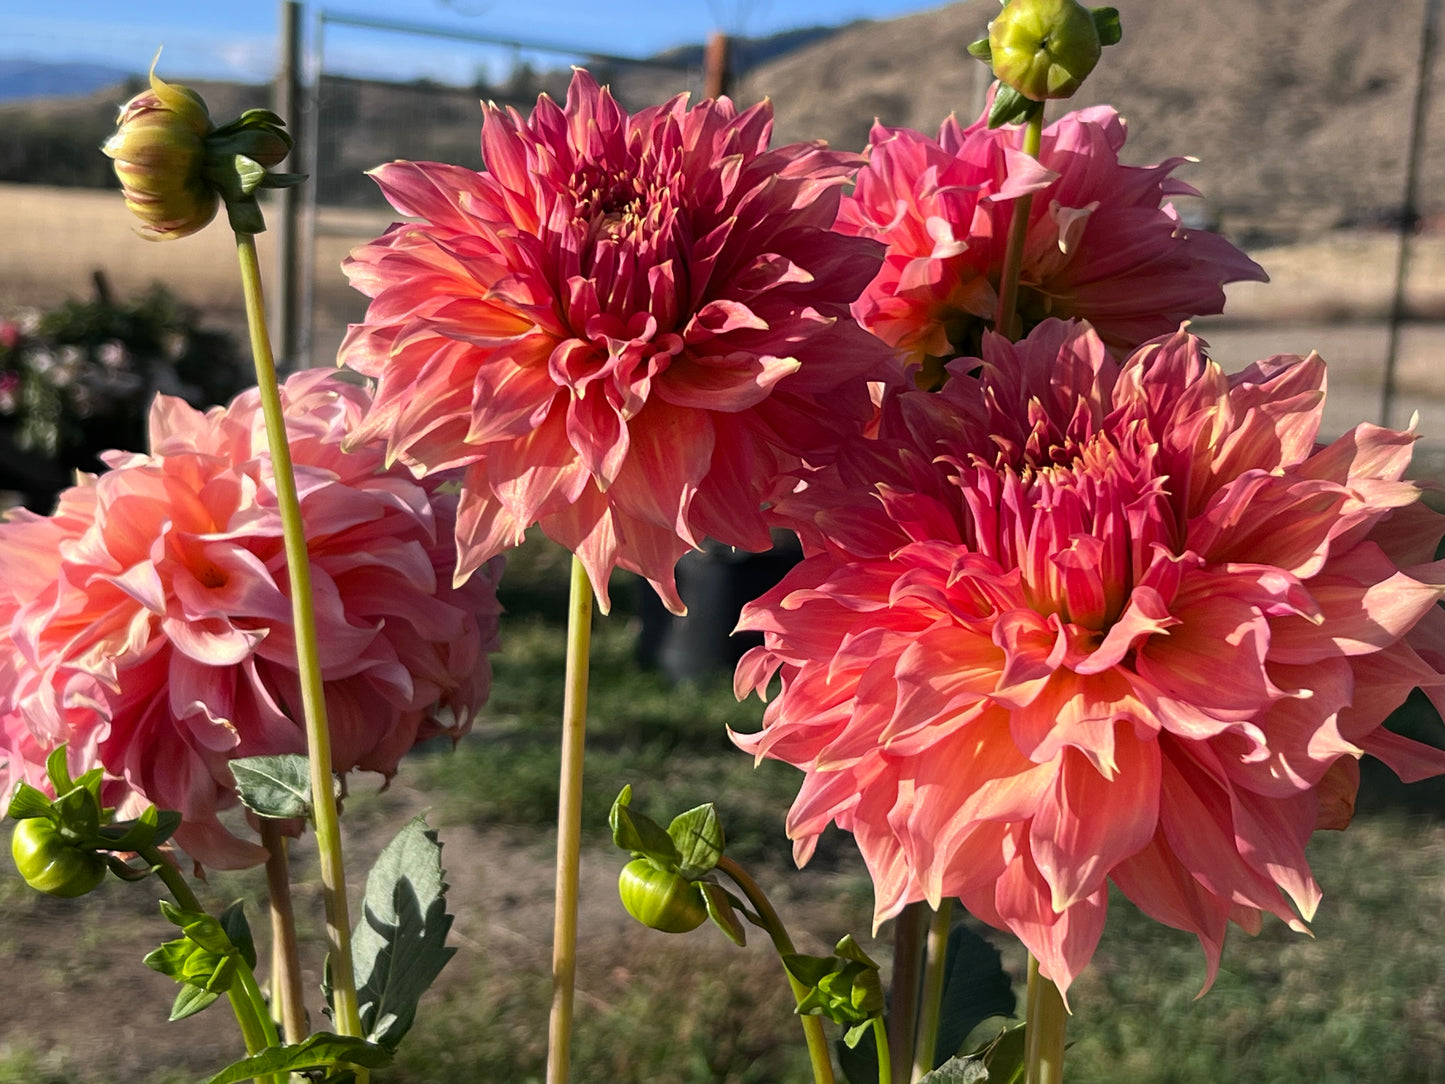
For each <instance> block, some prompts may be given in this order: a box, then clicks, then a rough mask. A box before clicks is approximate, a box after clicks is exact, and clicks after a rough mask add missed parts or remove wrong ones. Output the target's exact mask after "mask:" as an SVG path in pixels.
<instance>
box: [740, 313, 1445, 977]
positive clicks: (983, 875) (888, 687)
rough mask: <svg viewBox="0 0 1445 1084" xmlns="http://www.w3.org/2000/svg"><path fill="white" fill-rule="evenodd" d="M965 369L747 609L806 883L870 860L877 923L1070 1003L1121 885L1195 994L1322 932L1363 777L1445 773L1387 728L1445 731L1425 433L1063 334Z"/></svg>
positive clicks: (1282, 378)
mask: <svg viewBox="0 0 1445 1084" xmlns="http://www.w3.org/2000/svg"><path fill="white" fill-rule="evenodd" d="M980 365H981V370H980V375H978V376H977V377H975V376H972V375H969V370H970V369H971V368H974V367H977V366H980ZM953 370H954V371H953V374H952V376H951V378H950V380H949V381H948V383H947V384H946V385H945V386H944V388H943V390H942V391H941V392H940V393H937V394H926V393H923V392H920V391H910V392H906V393H903V394H901V395H899V396H897V397H896V398H894V399H893V400H891V401H890V403H889V404H888V405H887V406H886V407H885V411H884V414H883V417H882V420H881V423H880V430H881V432H880V436H879V439H877V440H876V441H861V442H858V443H857V445H856V446H854V447H853V448H851V449H849V450H848V451H847V452H846V453H845V454H844V455H842V456H840V458H839V460H838V463H837V465H836V467H834V468H830V469H829V470H827V471H825V472H823V473H821V474H820V475H818V476H816V477H814V478H813V479H812V480H811V481H810V485H809V487H808V488H807V489H806V490H805V491H803V492H801V493H800V494H798V495H797V496H796V497H794V498H792V499H791V500H790V501H789V502H788V503H787V504H785V505H784V506H783V510H784V511H785V512H789V513H791V514H792V515H793V516H795V517H796V520H797V522H798V523H799V526H800V528H801V529H802V531H803V533H804V536H805V539H806V540H807V542H808V545H809V548H810V551H811V555H810V556H809V557H808V558H807V559H806V560H805V561H804V562H803V563H802V564H801V565H799V566H798V567H797V568H796V569H794V570H793V571H792V572H791V573H790V574H789V575H788V577H787V578H786V579H785V580H784V581H783V582H782V583H781V584H780V585H779V586H778V587H777V588H776V589H775V590H773V591H771V592H769V593H768V594H767V595H765V596H764V597H763V598H761V599H760V600H758V601H757V602H755V603H753V604H751V605H750V606H749V607H748V608H747V610H745V612H744V616H743V621H742V622H741V626H740V627H743V628H751V629H758V630H761V631H762V632H763V633H764V635H765V637H766V640H765V644H764V645H763V646H762V647H760V648H756V649H754V650H753V651H752V652H750V653H749V655H748V656H747V657H745V658H744V660H743V662H742V663H741V664H740V666H739V669H738V673H737V677H736V685H737V690H738V693H739V695H743V694H746V693H747V692H748V691H750V690H757V691H758V692H760V693H764V692H766V691H767V689H768V687H769V685H770V683H771V681H772V679H773V678H774V677H775V676H778V675H780V676H781V683H782V687H781V692H780V693H779V694H778V695H777V696H776V697H775V698H774V699H773V700H772V702H771V703H770V704H769V705H768V708H767V711H766V714H765V716H764V727H763V729H762V730H761V731H760V732H759V733H757V734H752V735H745V736H738V737H737V739H736V740H737V741H738V743H739V744H740V745H741V746H742V747H743V748H744V749H746V750H748V751H749V752H752V753H754V754H756V755H757V756H758V757H760V758H761V757H772V758H775V759H779V760H784V761H787V762H789V763H791V764H794V765H796V766H798V767H800V768H802V769H803V771H804V773H805V778H804V780H803V784H802V788H801V790H800V792H799V794H798V798H797V800H796V802H795V803H794V805H793V808H792V811H791V814H790V816H789V819H788V832H789V835H790V836H791V837H792V838H793V839H794V841H795V854H796V857H797V859H798V860H799V861H800V862H804V861H806V860H807V858H808V856H809V855H810V854H811V852H812V850H813V847H814V844H815V842H816V841H817V838H818V835H819V833H821V832H822V831H823V829H824V827H825V826H826V825H827V824H828V823H830V822H833V823H836V824H837V825H839V826H840V827H841V828H843V829H845V830H847V831H850V832H852V833H853V834H854V836H855V837H856V839H857V842H858V845H859V847H860V849H861V850H862V853H863V856H864V858H865V859H866V861H867V864H868V868H869V870H870V872H871V874H872V877H873V881H874V885H875V888H876V894H877V895H876V919H877V920H878V921H882V920H884V919H887V918H889V917H890V916H893V915H895V914H897V913H898V911H899V910H900V909H901V908H902V907H904V906H905V905H906V904H908V903H910V902H912V901H916V900H927V901H928V902H929V903H931V904H933V905H935V906H937V904H938V903H939V901H940V900H942V899H944V898H952V897H957V898H959V899H961V900H962V901H963V903H964V905H965V906H966V907H967V908H968V909H969V910H970V911H972V912H973V914H975V915H976V916H978V917H979V918H981V919H983V920H984V921H986V922H989V923H991V924H993V925H995V926H997V927H999V928H1002V929H1008V930H1012V931H1013V932H1014V933H1015V934H1016V935H1017V936H1018V937H1019V938H1020V939H1021V940H1022V941H1023V942H1024V943H1025V945H1027V947H1028V949H1029V951H1030V952H1032V953H1033V954H1034V955H1035V956H1036V957H1037V958H1038V960H1039V961H1040V965H1041V969H1042V972H1043V974H1044V975H1045V976H1047V977H1048V978H1051V979H1052V980H1053V981H1054V982H1056V983H1057V984H1058V986H1059V987H1060V989H1067V987H1068V985H1069V983H1070V982H1071V981H1072V980H1073V978H1074V977H1075V976H1076V975H1078V974H1079V972H1080V971H1081V970H1082V969H1083V968H1084V967H1085V965H1086V964H1087V963H1088V961H1089V959H1090V957H1091V956H1092V954H1093V952H1094V948H1095V945H1096V943H1097V941H1098V938H1099V935H1100V933H1101V931H1102V929H1103V926H1104V918H1105V906H1106V901H1107V897H1108V885H1109V883H1110V882H1113V884H1114V885H1116V886H1117V887H1118V888H1119V889H1120V890H1121V891H1122V892H1123V893H1124V895H1126V896H1127V897H1129V898H1130V899H1131V900H1133V901H1134V903H1136V904H1137V905H1138V906H1139V907H1140V908H1141V909H1142V910H1143V911H1144V912H1146V913H1147V914H1149V915H1150V916H1152V917H1153V918H1155V919H1157V920H1159V921H1161V922H1163V923H1166V924H1168V925H1170V926H1174V927H1177V928H1180V929H1183V930H1188V931H1190V932H1192V933H1194V934H1196V935H1197V936H1198V937H1199V940H1200V942H1201V944H1202V946H1203V948H1204V951H1205V955H1206V957H1207V962H1208V968H1207V979H1206V986H1207V985H1208V983H1209V982H1212V981H1213V978H1214V974H1215V971H1216V969H1217V967H1218V965H1219V959H1220V952H1221V947H1222V944H1223V940H1224V935H1225V927H1226V925H1227V923H1228V922H1229V921H1230V920H1231V919H1232V920H1233V921H1235V922H1236V923H1239V924H1240V925H1242V926H1243V927H1244V928H1246V929H1248V930H1251V931H1254V930H1257V929H1258V928H1259V924H1260V920H1261V916H1262V915H1263V914H1264V913H1269V914H1273V915H1277V916H1278V917H1279V918H1281V919H1282V920H1283V921H1285V922H1286V923H1288V924H1289V925H1290V926H1292V927H1293V928H1296V929H1304V923H1305V922H1307V921H1308V920H1309V919H1310V918H1311V916H1312V915H1313V914H1314V911H1315V907H1316V904H1317V903H1318V902H1319V900H1320V889H1319V887H1318V885H1317V884H1316V883H1315V880H1314V878H1313V877H1312V876H1311V873H1310V868H1309V864H1308V862H1307V861H1306V858H1305V852H1304V844H1305V842H1306V840H1307V839H1308V838H1309V836H1310V834H1311V832H1313V831H1314V830H1315V829H1316V828H1342V827H1344V826H1345V825H1346V824H1347V823H1348V822H1349V820H1350V816H1351V813H1352V809H1353V804H1354V796H1355V791H1356V786H1357V783H1358V779H1359V775H1358V763H1357V762H1358V758H1359V757H1360V756H1361V755H1362V754H1363V753H1370V754H1372V755H1374V756H1376V757H1379V758H1380V759H1381V760H1382V761H1384V762H1385V763H1386V764H1388V765H1389V766H1390V767H1391V768H1393V769H1394V770H1395V771H1396V772H1397V773H1398V774H1399V775H1400V776H1401V777H1402V778H1404V779H1407V780H1413V779H1418V778H1421V777H1424V776H1427V775H1431V774H1436V773H1440V772H1442V771H1445V752H1441V751H1440V750H1438V749H1434V748H1430V747H1427V746H1423V745H1420V744H1418V743H1416V742H1413V741H1410V740H1407V739H1405V738H1403V737H1400V736H1398V735H1396V734H1394V733H1392V732H1391V731H1388V730H1386V729H1384V728H1383V727H1382V725H1381V724H1382V721H1383V720H1384V718H1385V717H1386V715H1387V714H1389V712H1390V711H1391V710H1392V709H1394V708H1395V707H1397V706H1398V705H1399V704H1400V703H1401V702H1402V701H1403V700H1404V699H1405V697H1406V696H1407V695H1408V693H1409V692H1410V691H1411V690H1412V689H1414V688H1415V687H1417V686H1418V687H1421V688H1423V689H1425V690H1426V692H1427V693H1429V695H1430V696H1431V697H1432V699H1434V700H1435V702H1436V704H1437V706H1438V705H1440V704H1441V703H1445V622H1442V611H1441V609H1440V608H1439V607H1438V605H1437V603H1438V602H1439V601H1440V600H1441V598H1442V596H1445V562H1442V563H1436V562H1434V560H1433V558H1434V552H1435V546H1436V543H1437V541H1438V540H1439V539H1440V537H1441V535H1442V533H1445V517H1441V516H1439V515H1437V514H1436V513H1434V512H1432V511H1430V510H1429V509H1427V508H1426V507H1425V506H1424V505H1423V504H1421V503H1420V493H1421V491H1420V488H1419V487H1418V486H1416V485H1415V484H1414V483H1411V482H1408V481H1404V480H1402V474H1403V472H1404V470H1405V467H1406V465H1407V463H1408V460H1409V457H1410V449H1411V445H1412V443H1413V441H1414V436H1413V434H1411V433H1405V432H1395V431H1392V430H1388V429H1381V428H1379V427H1376V426H1373V425H1368V424H1366V425H1361V426H1359V427H1358V428H1357V429H1355V430H1354V431H1352V432H1351V433H1349V434H1347V435H1346V436H1344V437H1341V438H1340V439H1338V440H1336V441H1334V442H1333V443H1331V444H1329V445H1325V446H1320V445H1317V444H1316V442H1315V441H1316V434H1317V431H1318V428H1319V424H1320V417H1321V413H1322V409H1323V399H1324V377H1325V371H1324V365H1323V363H1322V362H1321V361H1320V360H1319V358H1318V357H1316V356H1313V355H1312V356H1310V357H1308V358H1298V357H1276V358H1272V359H1270V360H1268V361H1263V362H1259V363H1257V364H1255V365H1252V366H1250V367H1249V368H1247V369H1246V370H1244V371H1243V372H1241V373H1238V374H1236V375H1234V376H1232V377H1226V376H1225V375H1224V374H1223V372H1222V371H1221V370H1220V369H1219V367H1218V366H1217V365H1215V363H1214V362H1212V361H1211V360H1209V359H1208V357H1207V356H1206V355H1205V353H1204V350H1203V344H1202V343H1201V342H1200V341H1199V340H1198V339H1196V338H1194V337H1192V336H1190V335H1188V334H1186V333H1184V332H1182V331H1181V332H1178V333H1176V334H1174V335H1172V336H1166V337H1161V338H1159V339H1157V340H1154V341H1152V342H1150V343H1148V344H1146V345H1144V346H1143V347H1141V348H1140V349H1139V350H1137V351H1136V352H1135V353H1133V354H1132V355H1131V356H1130V357H1129V358H1128V359H1127V360H1126V361H1124V362H1123V363H1122V364H1121V363H1120V362H1118V361H1116V360H1115V358H1114V357H1113V356H1112V355H1111V354H1110V353H1109V351H1108V350H1107V349H1106V347H1105V344H1104V343H1103V341H1102V340H1101V339H1100V338H1099V337H1098V336H1097V335H1096V334H1095V333H1094V332H1093V331H1092V330H1091V329H1090V328H1089V327H1088V326H1087V325H1085V324H1082V323H1066V322H1060V321H1054V320H1050V321H1045V322H1044V323H1043V324H1041V325H1040V326H1039V327H1038V328H1036V329H1035V330H1034V332H1033V333H1032V334H1031V335H1030V336H1029V338H1028V339H1027V340H1025V341H1023V342H1020V343H1017V344H1013V343H1009V342H1007V341H1005V340H1004V339H1003V338H1002V337H999V336H992V335H991V336H989V337H988V338H987V340H986V341H985V349H984V355H983V360H982V362H977V361H972V360H966V361H963V362H959V363H957V364H955V366H954V367H953Z"/></svg>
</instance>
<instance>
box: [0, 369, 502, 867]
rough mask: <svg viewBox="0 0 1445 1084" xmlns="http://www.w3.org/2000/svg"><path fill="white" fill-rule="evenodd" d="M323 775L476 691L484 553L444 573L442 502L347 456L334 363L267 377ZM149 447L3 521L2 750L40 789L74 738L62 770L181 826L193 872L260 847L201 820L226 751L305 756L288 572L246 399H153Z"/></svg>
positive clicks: (486, 640) (369, 451)
mask: <svg viewBox="0 0 1445 1084" xmlns="http://www.w3.org/2000/svg"><path fill="white" fill-rule="evenodd" d="M282 398H283V402H284V406H285V410H286V416H287V433H288V436H289V438H290V444H291V454H292V456H293V458H294V460H295V468H296V473H297V486H298V490H299V493H300V497H301V513H302V518H303V520H304V522H305V526H306V535H307V545H308V549H309V553H310V558H311V577H312V582H313V587H314V591H315V607H316V617H317V625H318V633H319V640H320V649H321V667H322V678H323V680H324V681H325V689H326V706H327V710H328V713H329V715H330V724H331V736H332V752H333V758H334V763H335V766H336V770H337V771H338V772H348V771H351V770H353V769H362V770H366V771H375V772H381V773H383V774H385V775H388V776H389V775H391V774H393V773H394V772H395V771H396V768H397V762H398V760H399V759H400V758H401V756H402V754H403V753H405V752H406V751H407V750H408V749H410V748H411V747H412V746H413V745H414V744H415V743H416V742H418V741H420V740H423V739H425V738H427V737H430V736H432V735H435V734H439V733H444V732H448V731H449V732H451V733H453V734H457V735H460V734H461V733H462V732H464V731H465V730H466V729H467V727H468V726H470V723H471V719H472V716H473V714H474V713H475V711H476V710H477V709H478V708H479V707H480V706H481V705H482V703H483V702H485V700H486V698H487V693H488V690H489V688H490V681H491V673H490V667H489V664H488V660H487V652H489V651H493V650H495V649H496V631H497V617H498V613H499V608H498V606H497V602H496V594H495V588H496V578H497V575H498V573H499V572H500V567H499V563H498V565H496V566H489V567H488V568H487V569H486V570H485V572H484V574H481V575H477V576H474V577H473V578H472V579H471V580H470V581H468V583H467V584H466V585H465V586H463V587H461V588H454V587H453V586H452V583H451V566H452V562H453V545H452V524H453V519H454V516H455V503H456V498H455V497H454V496H448V495H446V494H444V493H442V492H438V491H436V490H431V489H428V488H427V487H425V486H423V485H421V484H419V483H418V482H417V481H416V480H415V479H413V478H412V476H411V475H410V473H409V472H407V471H405V470H403V469H401V468H399V467H398V468H395V469H388V468H386V466H385V464H384V462H383V460H384V454H385V450H384V448H382V447H380V446H379V445H372V446H364V447H360V448H357V449H355V450H353V451H350V452H347V451H343V450H342V441H343V439H345V438H346V437H348V435H349V433H350V430H351V429H352V428H353V427H354V426H355V425H356V424H357V423H358V422H359V421H360V419H361V416H362V413H363V412H364V410H365V408H366V403H367V399H368V396H367V393H366V392H365V390H364V389H362V388H360V387H358V386H356V385H355V384H351V383H347V382H346V381H344V380H342V379H340V378H339V377H338V376H337V375H336V374H334V373H330V372H318V371H314V370H313V371H310V372H305V373H299V374H297V375H295V376H293V377H291V378H290V379H289V380H288V381H287V382H286V384H285V385H284V387H283V388H282ZM150 427H151V432H150V443H151V452H150V454H149V455H138V454H128V453H122V452H112V453H109V454H108V456H107V463H108V464H109V466H110V468H111V469H110V470H108V471H106V472H105V473H104V474H101V475H99V476H96V477H82V478H81V479H80V482H79V484H78V485H76V486H75V487H74V488H72V489H70V490H67V491H66V492H65V493H63V494H62V496H61V499H60V503H59V506H58V509H57V511H56V512H55V514H54V515H52V516H36V515H34V514H32V513H28V512H24V511H20V512H13V513H11V514H10V516H9V518H8V519H7V520H6V521H4V522H0V565H3V567H4V568H5V570H6V577H5V580H4V582H3V584H0V660H3V661H0V671H3V674H0V676H3V677H4V679H5V680H6V686H5V690H4V695H3V698H0V742H3V745H0V757H3V758H4V759H5V760H7V761H8V766H7V768H6V769H5V771H4V773H3V774H4V776H5V778H6V780H7V781H8V782H9V783H10V785H11V786H13V785H14V783H15V782H16V781H17V780H18V779H22V778H24V779H27V780H28V781H30V782H31V783H36V782H38V778H37V777H38V774H39V772H38V770H37V766H38V765H39V764H40V763H42V762H43V759H44V755H45V753H46V752H48V751H49V750H50V749H52V748H54V747H55V746H56V745H57V744H59V743H60V742H62V741H64V742H68V743H69V746H70V756H71V760H72V769H73V770H75V771H80V770H84V769H86V768H89V767H92V766H94V765H97V764H98V765H100V766H102V767H104V769H105V771H106V775H107V784H106V787H107V789H106V793H105V797H106V800H107V802H109V803H110V804H113V805H117V806H119V807H120V808H121V811H122V815H125V814H126V813H134V812H138V811H139V808H143V807H144V806H145V805H146V804H149V803H152V802H154V803H155V804H156V805H159V806H161V807H163V808H169V809H175V810H177V811H179V812H180V813H181V814H182V816H183V817H184V824H183V826H182V827H181V829H180V831H179V832H177V833H176V841H177V843H178V844H179V845H180V846H181V847H183V848H184V849H185V850H186V851H187V852H188V853H189V854H190V855H191V856H192V857H193V858H195V859H196V860H197V861H199V862H202V863H204V864H205V865H209V866H215V867H220V868H229V867H237V866H244V865H250V864H254V863H256V862H259V861H262V860H264V858H265V851H264V850H263V849H262V848H261V847H259V846H258V845H257V844H256V843H254V842H251V841H248V840H245V839H242V838H240V837H238V836H236V835H235V834H233V833H232V832H231V831H230V830H229V829H228V828H227V827H226V826H225V825H223V824H222V823H221V821H220V820H219V819H218V817H217V814H218V813H219V812H220V811H221V810H223V809H225V808H227V807H229V806H232V805H234V804H235V802H236V798H235V794H234V792H233V786H234V784H233V782H232V779H231V774H230V770H229V767H228V764H229V762H230V760H231V759H232V758H235V757H243V756H253V755H259V754H268V753H298V752H304V751H305V744H306V743H305V730H304V727H303V724H302V721H301V720H302V712H301V694H300V687H299V684H298V681H297V674H296V660H295V647H294V637H293V632H292V620H291V602H290V597H289V583H288V580H287V577H286V573H285V559H284V550H283V545H282V538H281V519H280V515H279V513H278V511H277V509H276V502H275V496H274V481H273V475H272V473H271V459H270V455H269V453H268V452H267V449H266V440H265V434H264V428H263V425H262V420H261V413H260V401H259V396H258V395H257V393H256V391H255V389H252V390H251V391H249V392H246V393H244V394H242V395H240V396H238V397H237V398H236V400H235V401H234V402H232V403H231V405H230V406H229V407H225V408H221V407H217V408H215V409H213V410H211V411H208V412H206V413H204V414H203V413H201V412H199V411H197V410H194V409H193V408H191V407H189V406H188V405H186V404H185V403H184V402H182V401H181V400H179V399H172V398H169V397H166V396H159V397H157V399H156V402H155V404H154V406H153V407H152V409H151V418H150Z"/></svg>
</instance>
